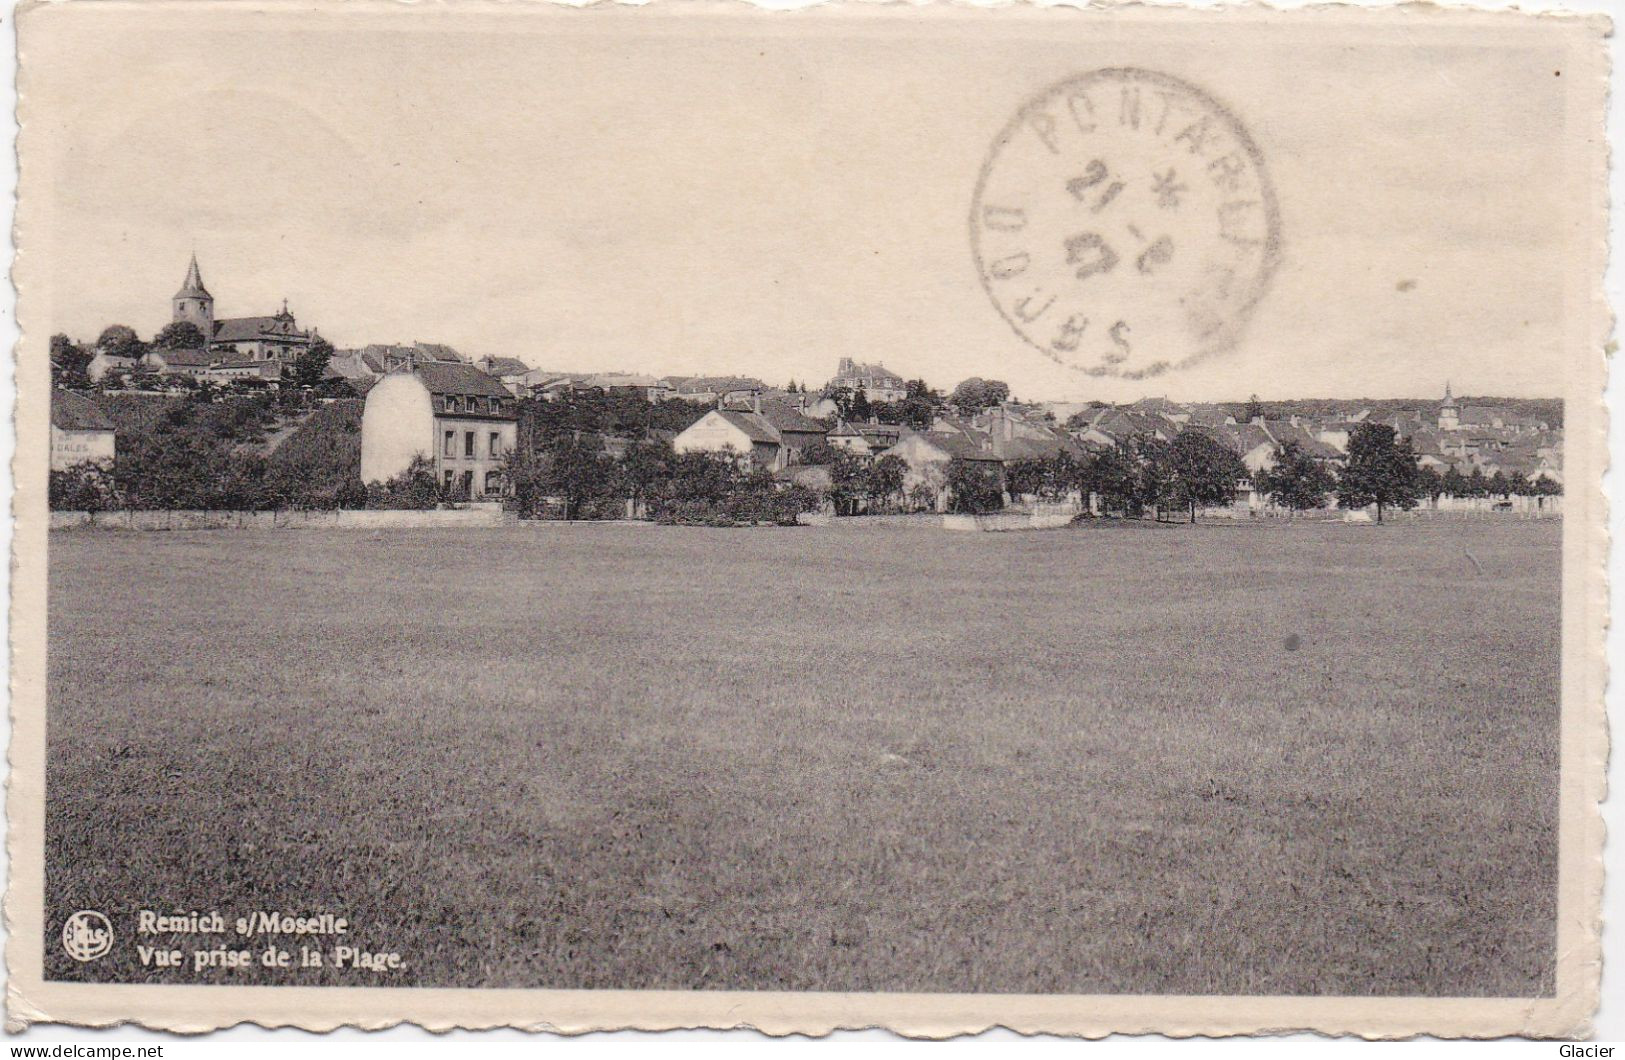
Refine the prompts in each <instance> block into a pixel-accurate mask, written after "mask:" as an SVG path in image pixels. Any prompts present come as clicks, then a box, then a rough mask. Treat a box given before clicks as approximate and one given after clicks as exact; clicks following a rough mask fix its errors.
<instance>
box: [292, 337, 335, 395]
mask: <svg viewBox="0 0 1625 1060" xmlns="http://www.w3.org/2000/svg"><path fill="white" fill-rule="evenodd" d="M332 360H333V344H332V343H331V342H328V341H327V340H326V339H324V338H322V337H321V336H319V335H318V336H317V337H316V339H315V341H313V342H312V343H311V344H310V345H309V346H307V347H306V348H305V349H304V351H303V352H302V353H300V354H299V356H298V357H297V358H296V359H295V360H294V362H293V381H294V382H295V383H296V384H298V385H299V386H308V387H317V386H320V385H321V383H322V377H323V376H324V375H326V374H327V365H328V363H329V362H331V361H332Z"/></svg>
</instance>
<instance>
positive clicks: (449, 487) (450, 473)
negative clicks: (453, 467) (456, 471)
mask: <svg viewBox="0 0 1625 1060" xmlns="http://www.w3.org/2000/svg"><path fill="white" fill-rule="evenodd" d="M451 476H452V472H450V471H448V472H446V488H447V489H451Z"/></svg>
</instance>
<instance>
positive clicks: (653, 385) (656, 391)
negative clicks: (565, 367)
mask: <svg viewBox="0 0 1625 1060" xmlns="http://www.w3.org/2000/svg"><path fill="white" fill-rule="evenodd" d="M581 386H582V388H584V389H585V388H592V389H596V390H602V391H603V392H604V393H606V394H634V395H636V396H638V397H640V398H642V399H643V400H645V401H647V402H650V403H651V404H653V403H654V402H657V401H664V400H666V398H668V397H671V396H672V393H673V391H672V387H671V384H670V383H668V382H667V381H666V380H664V379H656V378H655V377H654V376H652V375H637V374H634V373H631V372H600V373H598V374H597V375H590V376H588V377H587V378H586V379H585V380H583V381H582V383H581Z"/></svg>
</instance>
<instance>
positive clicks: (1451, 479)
mask: <svg viewBox="0 0 1625 1060" xmlns="http://www.w3.org/2000/svg"><path fill="white" fill-rule="evenodd" d="M1440 486H1441V487H1442V488H1443V489H1444V492H1445V493H1448V494H1449V495H1450V496H1452V497H1465V496H1467V489H1468V486H1467V476H1466V475H1463V474H1462V473H1461V471H1460V470H1458V469H1457V467H1456V466H1455V465H1454V464H1451V465H1450V467H1449V468H1448V469H1446V471H1445V473H1444V476H1443V477H1442V479H1441V480H1440Z"/></svg>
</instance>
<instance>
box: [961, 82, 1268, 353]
mask: <svg viewBox="0 0 1625 1060" xmlns="http://www.w3.org/2000/svg"><path fill="white" fill-rule="evenodd" d="M970 229H971V246H972V249H973V252H974V255H975V260H976V267H977V271H978V273H979V274H980V276H981V281H982V286H983V287H984V288H985V289H986V290H987V293H988V296H989V297H990V298H991V299H992V300H993V304H994V305H995V306H996V307H997V308H998V311H999V313H1000V314H1001V315H1002V316H1003V317H1004V319H1005V320H1006V322H1008V323H1009V325H1010V327H1011V328H1012V329H1013V330H1014V331H1015V333H1016V334H1017V335H1019V336H1020V337H1021V338H1022V339H1023V340H1024V341H1025V342H1027V343H1028V344H1029V345H1031V346H1033V347H1034V348H1036V349H1037V350H1039V351H1040V352H1042V353H1043V354H1045V355H1046V356H1048V357H1051V358H1053V359H1054V360H1056V361H1058V362H1060V363H1061V364H1064V365H1067V366H1068V367H1071V368H1076V369H1078V370H1080V371H1082V372H1084V373H1086V374H1088V375H1093V376H1120V377H1123V378H1127V379H1142V378H1147V377H1150V376H1155V375H1160V374H1161V373H1163V372H1165V371H1168V370H1169V369H1171V368H1177V367H1181V366H1184V365H1188V364H1191V363H1193V362H1195V361H1196V360H1199V359H1201V358H1203V357H1206V356H1208V355H1210V354H1213V353H1216V352H1220V351H1223V350H1225V349H1228V348H1230V347H1232V346H1233V345H1234V344H1235V342H1236V340H1237V338H1238V337H1239V336H1240V334H1241V331H1242V328H1243V326H1244V325H1245V323H1246V321H1247V318H1248V316H1249V314H1250V313H1251V311H1252V309H1253V307H1254V305H1256V304H1257V302H1258V300H1259V299H1260V298H1261V297H1262V296H1263V294H1264V291H1265V289H1266V288H1267V286H1268V284H1269V280H1270V277H1271V274H1272V273H1273V272H1274V271H1275V268H1276V264H1277V262H1278V261H1279V258H1280V254H1281V224H1280V211H1279V207H1278V203H1277V200H1276V196H1275V190H1274V187H1273V185H1272V184H1271V182H1270V177H1269V173H1268V171H1267V169H1266V167H1265V164H1264V158H1263V155H1262V154H1261V153H1260V151H1259V149H1258V146H1257V144H1256V143H1255V142H1254V141H1253V139H1252V137H1251V136H1250V135H1249V134H1248V132H1247V130H1246V129H1245V128H1244V127H1243V126H1242V124H1241V122H1240V121H1238V120H1237V119H1236V118H1235V116H1234V115H1232V114H1231V113H1230V111H1229V110H1227V109H1226V108H1225V107H1224V106H1222V105H1221V104H1220V103H1218V102H1217V101H1216V100H1214V99H1213V98H1212V97H1211V96H1209V95H1208V94H1207V93H1205V92H1203V91H1202V90H1201V89H1199V88H1197V87H1196V86H1195V85H1192V84H1190V83H1188V82H1186V81H1182V80H1180V79H1179V78H1176V77H1171V76H1169V75H1168V74H1164V73H1159V72H1156V71H1152V70H1142V69H1136V68H1128V67H1118V68H1109V69H1101V70H1095V71H1092V72H1090V73H1086V74H1082V75H1080V76H1077V77H1073V78H1070V79H1068V80H1066V81H1062V82H1061V83H1059V84H1056V85H1054V86H1052V87H1050V88H1049V89H1047V90H1045V91H1044V92H1043V93H1041V94H1039V95H1038V96H1037V97H1036V98H1034V99H1032V100H1031V101H1029V102H1028V103H1027V104H1026V105H1024V106H1023V107H1022V108H1021V109H1020V110H1019V111H1018V112H1017V113H1016V115H1015V117H1013V118H1012V119H1011V120H1010V122H1009V124H1007V125H1006V126H1005V127H1004V129H1003V130H1002V131H1001V132H1000V133H999V135H998V137H997V139H995V141H994V143H993V149H992V151H991V152H990V153H989V155H988V157H987V160H986V161H985V162H984V163H983V166H982V171H981V175H980V177H979V178H978V180H977V184H976V193H975V197H974V199H973V200H972V206H971V216H970Z"/></svg>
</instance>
